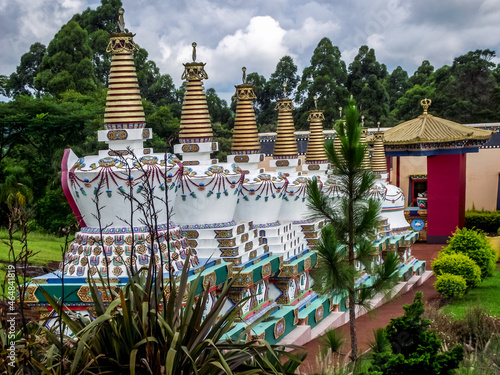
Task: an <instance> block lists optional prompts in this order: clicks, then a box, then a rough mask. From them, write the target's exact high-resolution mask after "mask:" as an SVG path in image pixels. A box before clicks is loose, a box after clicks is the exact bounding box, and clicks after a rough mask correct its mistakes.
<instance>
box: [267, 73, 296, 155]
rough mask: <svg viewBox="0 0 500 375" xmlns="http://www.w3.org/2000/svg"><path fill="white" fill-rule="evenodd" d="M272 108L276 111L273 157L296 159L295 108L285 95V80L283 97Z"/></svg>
mask: <svg viewBox="0 0 500 375" xmlns="http://www.w3.org/2000/svg"><path fill="white" fill-rule="evenodd" d="M274 109H275V110H277V111H278V129H277V134H276V141H275V142H274V152H273V157H274V159H296V158H298V157H299V151H298V147H297V139H296V137H295V125H294V123H293V116H292V111H293V110H294V109H295V108H294V106H293V103H292V99H288V98H287V97H286V82H285V83H283V99H279V100H278V101H277V102H276V107H275V108H274Z"/></svg>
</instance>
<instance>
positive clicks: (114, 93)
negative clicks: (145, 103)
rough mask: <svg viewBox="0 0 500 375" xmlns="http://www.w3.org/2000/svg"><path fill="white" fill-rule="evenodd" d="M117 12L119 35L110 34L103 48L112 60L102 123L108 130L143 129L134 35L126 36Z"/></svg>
mask: <svg viewBox="0 0 500 375" xmlns="http://www.w3.org/2000/svg"><path fill="white" fill-rule="evenodd" d="M123 13H124V10H123V8H121V9H120V18H119V27H120V31H121V32H118V33H112V34H111V35H110V38H109V44H108V46H107V48H106V51H107V52H108V53H111V54H112V57H111V71H110V75H109V84H108V94H107V97H106V110H105V113H104V123H105V124H106V128H108V129H123V128H143V127H144V126H145V121H146V120H145V116H144V110H143V107H142V100H141V94H140V92H139V83H138V81H137V73H136V70H135V65H134V57H133V53H134V51H137V49H138V48H137V46H136V45H135V43H134V40H133V37H134V34H131V33H126V32H125V31H124V30H125V23H124V22H123Z"/></svg>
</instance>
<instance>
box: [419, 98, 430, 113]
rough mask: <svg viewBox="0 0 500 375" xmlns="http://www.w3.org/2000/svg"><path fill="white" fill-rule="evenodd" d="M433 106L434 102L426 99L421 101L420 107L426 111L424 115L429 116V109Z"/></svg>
mask: <svg viewBox="0 0 500 375" xmlns="http://www.w3.org/2000/svg"><path fill="white" fill-rule="evenodd" d="M431 104H432V100H430V99H427V98H424V99H422V100H421V101H420V105H421V106H422V108H423V109H424V115H426V114H427V109H428V108H429V107H430V106H431Z"/></svg>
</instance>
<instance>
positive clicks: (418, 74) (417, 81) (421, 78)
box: [410, 60, 434, 86]
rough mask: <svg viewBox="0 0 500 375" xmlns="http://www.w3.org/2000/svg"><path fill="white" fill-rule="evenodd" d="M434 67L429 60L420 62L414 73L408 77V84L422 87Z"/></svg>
mask: <svg viewBox="0 0 500 375" xmlns="http://www.w3.org/2000/svg"><path fill="white" fill-rule="evenodd" d="M433 71H434V67H433V66H432V65H431V63H430V62H429V60H424V61H422V64H421V65H420V66H419V67H418V68H417V70H416V71H415V73H413V75H412V76H411V77H410V82H411V84H412V85H413V86H415V85H420V86H423V85H424V83H425V81H426V80H427V78H429V77H430V75H431V74H432V72H433Z"/></svg>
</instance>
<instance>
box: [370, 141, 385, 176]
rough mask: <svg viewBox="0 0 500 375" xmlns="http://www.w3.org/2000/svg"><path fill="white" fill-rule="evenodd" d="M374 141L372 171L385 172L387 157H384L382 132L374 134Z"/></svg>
mask: <svg viewBox="0 0 500 375" xmlns="http://www.w3.org/2000/svg"><path fill="white" fill-rule="evenodd" d="M374 138H375V143H374V144H373V154H372V171H373V172H379V173H381V172H387V159H386V157H385V148H384V133H382V132H377V133H375V134H374Z"/></svg>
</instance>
